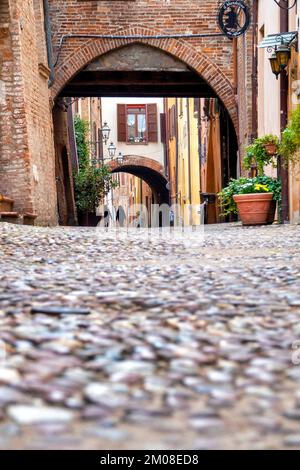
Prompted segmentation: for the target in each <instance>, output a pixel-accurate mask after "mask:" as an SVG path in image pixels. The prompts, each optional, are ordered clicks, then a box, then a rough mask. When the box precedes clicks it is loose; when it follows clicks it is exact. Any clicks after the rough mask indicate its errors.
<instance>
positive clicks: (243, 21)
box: [218, 0, 251, 38]
mask: <svg viewBox="0 0 300 470" xmlns="http://www.w3.org/2000/svg"><path fill="white" fill-rule="evenodd" d="M250 20H251V14H250V10H249V7H248V6H247V5H246V4H245V3H244V2H243V1H242V0H228V1H227V2H224V3H223V5H221V7H220V9H219V13H218V22H219V26H220V28H221V30H222V31H223V33H224V34H226V36H228V37H229V38H237V37H238V36H241V35H242V34H245V32H246V31H247V29H248V28H249V25H250Z"/></svg>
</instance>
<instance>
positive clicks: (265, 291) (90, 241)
mask: <svg viewBox="0 0 300 470" xmlns="http://www.w3.org/2000/svg"><path fill="white" fill-rule="evenodd" d="M0 237H1V258H0V273H1V274H0V279H1V290H0V339H1V349H0V361H1V363H0V448H2V449H16V448H18V449H21V448H24V449H45V448H50V449H60V448H61V449H135V448H140V449H207V448H210V449H212V448H215V449H219V448H225V449H229V448H236V449H265V448H268V449H279V448H299V449H300V353H299V354H298V351H297V349H294V350H293V349H292V345H293V344H294V347H296V346H297V344H298V343H294V342H297V341H299V340H300V322H299V318H300V271H299V266H300V227H298V226H272V227H271V226H269V227H260V228H243V227H241V226H240V225H235V224H234V225H215V226H209V227H206V228H205V231H204V234H202V233H201V232H194V233H193V232H187V233H186V235H185V236H184V237H180V236H179V235H178V236H176V237H175V236H174V237H171V236H170V235H168V234H167V232H162V233H160V232H159V230H158V229H157V231H153V233H152V234H151V236H150V237H148V236H147V233H146V232H139V231H138V230H136V231H133V232H132V233H130V234H128V235H127V233H126V232H125V231H122V232H120V233H119V234H117V233H116V232H115V231H113V230H110V231H108V232H107V233H106V232H103V231H99V230H97V229H93V228H89V229H86V228H82V229H79V228H34V227H19V226H13V225H8V224H5V223H1V224H0ZM66 309H67V310H66ZM297 362H299V365H297Z"/></svg>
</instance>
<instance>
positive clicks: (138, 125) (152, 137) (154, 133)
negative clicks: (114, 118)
mask: <svg viewBox="0 0 300 470" xmlns="http://www.w3.org/2000/svg"><path fill="white" fill-rule="evenodd" d="M117 114H118V142H127V143H128V144H147V143H148V142H157V141H158V129H157V126H158V123H157V104H156V103H151V104H147V105H146V104H118V105H117Z"/></svg>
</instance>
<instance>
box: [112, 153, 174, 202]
mask: <svg viewBox="0 0 300 470" xmlns="http://www.w3.org/2000/svg"><path fill="white" fill-rule="evenodd" d="M108 166H109V167H110V170H111V171H112V172H113V173H118V172H122V171H123V172H125V173H130V174H132V175H135V176H138V177H139V178H141V179H142V180H144V181H145V182H146V183H147V184H148V185H149V186H150V188H151V189H152V191H153V193H154V195H155V199H156V200H157V202H159V203H160V204H163V203H166V204H168V203H169V190H168V188H167V184H168V179H167V178H166V176H165V173H164V167H163V166H162V165H161V164H160V163H159V162H158V161H156V160H153V159H152V158H148V157H142V156H138V155H125V156H124V161H123V163H122V164H119V163H118V162H117V161H116V160H112V161H110V162H109V163H108Z"/></svg>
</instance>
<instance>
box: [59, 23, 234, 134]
mask: <svg viewBox="0 0 300 470" xmlns="http://www.w3.org/2000/svg"><path fill="white" fill-rule="evenodd" d="M155 34H159V31H155V30H151V29H148V28H141V27H133V28H128V29H125V30H123V31H118V35H124V36H132V35H144V36H146V35H148V36H151V35H155ZM134 43H141V44H146V45H149V46H151V47H154V48H157V49H160V50H162V51H164V52H166V53H167V54H170V55H172V56H174V57H175V58H177V59H179V60H181V61H182V62H183V63H185V64H186V65H187V66H188V67H190V68H191V69H192V70H194V71H195V72H196V73H197V74H199V75H200V76H201V77H202V78H203V79H204V80H205V81H206V82H207V83H208V84H209V85H210V86H211V88H212V89H213V90H214V91H215V93H216V94H217V95H218V97H219V98H220V99H221V100H222V102H223V103H224V105H225V107H226V108H227V110H228V113H229V115H230V117H231V119H232V121H233V124H234V126H235V129H236V132H237V131H238V114H237V107H236V101H235V95H234V91H233V88H232V86H231V84H230V81H229V79H228V78H227V77H226V76H225V74H224V73H223V71H222V70H221V69H220V67H219V66H218V65H217V64H215V63H214V62H213V61H212V60H211V59H209V58H208V57H207V55H205V54H203V53H201V52H199V51H198V50H197V49H196V48H194V47H193V46H192V45H191V44H189V43H188V42H187V41H184V40H178V39H171V38H169V39H142V40H140V39H139V40H136V39H118V40H116V39H90V40H86V41H85V44H84V45H82V46H77V47H76V48H74V49H71V51H72V52H70V53H69V54H68V55H67V56H64V58H63V60H62V62H61V63H60V62H58V65H57V67H56V72H55V73H56V79H55V82H54V85H53V88H52V97H53V99H55V98H56V97H57V96H58V95H59V93H60V92H61V91H62V90H63V88H64V86H65V85H66V84H67V83H68V82H69V81H70V80H71V79H72V78H73V77H74V76H75V75H76V74H77V73H78V72H80V71H81V70H82V69H83V68H84V67H85V66H86V65H87V64H89V63H90V62H91V61H93V60H94V59H96V58H97V57H99V56H101V55H103V54H106V53H108V52H111V51H113V50H115V49H118V48H121V47H123V46H126V45H129V44H134ZM77 44H78V43H77Z"/></svg>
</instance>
